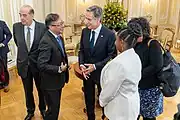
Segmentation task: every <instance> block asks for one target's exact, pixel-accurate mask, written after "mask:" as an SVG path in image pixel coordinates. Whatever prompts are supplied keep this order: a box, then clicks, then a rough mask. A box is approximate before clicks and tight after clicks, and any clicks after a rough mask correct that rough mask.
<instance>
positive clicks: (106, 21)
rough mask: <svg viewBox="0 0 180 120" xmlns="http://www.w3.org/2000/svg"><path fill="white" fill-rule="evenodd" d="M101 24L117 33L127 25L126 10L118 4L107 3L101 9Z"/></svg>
mask: <svg viewBox="0 0 180 120" xmlns="http://www.w3.org/2000/svg"><path fill="white" fill-rule="evenodd" d="M103 12H104V14H103V20H102V23H103V25H105V26H106V27H107V28H109V29H112V30H115V31H118V30H119V29H122V28H123V27H125V26H126V25H127V10H125V9H124V7H123V6H122V5H121V4H120V3H118V2H108V3H107V5H105V6H104V9H103Z"/></svg>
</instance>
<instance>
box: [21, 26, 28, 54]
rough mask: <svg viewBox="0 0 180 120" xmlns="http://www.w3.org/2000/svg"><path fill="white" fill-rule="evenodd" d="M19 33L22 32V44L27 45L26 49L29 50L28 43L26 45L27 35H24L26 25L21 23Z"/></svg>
mask: <svg viewBox="0 0 180 120" xmlns="http://www.w3.org/2000/svg"><path fill="white" fill-rule="evenodd" d="M19 33H20V34H21V36H22V39H21V40H22V44H24V45H23V46H25V47H24V48H25V49H26V51H27V52H28V49H27V45H26V39H25V35H24V25H22V24H21V26H20V31H19Z"/></svg>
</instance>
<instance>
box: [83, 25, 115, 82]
mask: <svg viewBox="0 0 180 120" xmlns="http://www.w3.org/2000/svg"><path fill="white" fill-rule="evenodd" d="M90 35H91V30H90V29H88V28H84V29H83V30H82V35H81V41H80V51H79V64H80V65H81V64H85V63H90V64H95V67H96V70H95V71H93V72H92V73H91V76H90V78H92V79H93V80H95V82H96V83H99V82H100V74H101V70H102V68H103V67H104V66H105V64H106V63H107V62H108V61H109V60H110V59H113V58H114V57H115V56H116V55H117V52H116V48H115V35H114V33H113V32H112V31H111V30H109V29H107V28H106V27H104V26H102V28H101V30H100V33H99V36H98V38H97V41H96V44H95V46H94V48H93V50H92V52H91V49H90Z"/></svg>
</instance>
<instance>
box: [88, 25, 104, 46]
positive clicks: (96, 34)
mask: <svg viewBox="0 0 180 120" xmlns="http://www.w3.org/2000/svg"><path fill="white" fill-rule="evenodd" d="M101 28H102V24H100V25H99V27H97V28H96V29H94V30H91V36H90V40H89V41H91V38H92V31H94V32H95V39H94V45H95V44H96V41H97V38H98V36H99V33H100V31H101Z"/></svg>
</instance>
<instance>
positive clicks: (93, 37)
mask: <svg viewBox="0 0 180 120" xmlns="http://www.w3.org/2000/svg"><path fill="white" fill-rule="evenodd" d="M94 40H95V31H92V37H91V41H90V48H91V49H92V48H93V47H94Z"/></svg>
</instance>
